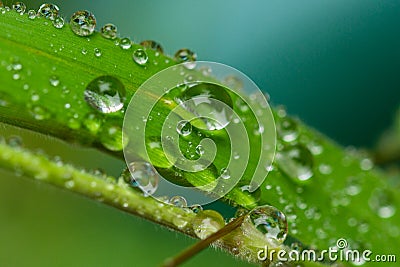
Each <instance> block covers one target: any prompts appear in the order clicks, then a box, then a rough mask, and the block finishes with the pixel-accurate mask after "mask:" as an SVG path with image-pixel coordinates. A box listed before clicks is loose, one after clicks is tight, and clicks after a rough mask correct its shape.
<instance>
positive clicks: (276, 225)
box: [244, 205, 288, 244]
mask: <svg viewBox="0 0 400 267" xmlns="http://www.w3.org/2000/svg"><path fill="white" fill-rule="evenodd" d="M244 222H245V223H251V225H253V226H254V227H255V228H256V229H257V230H258V231H259V232H261V234H263V235H264V236H265V238H266V239H267V240H273V241H275V242H277V243H278V244H282V243H283V242H284V241H285V239H286V236H287V233H288V225H287V221H286V216H285V214H283V212H281V211H280V210H278V209H277V208H275V207H273V206H269V205H265V206H260V207H256V208H254V209H253V210H251V211H250V212H249V214H247V215H246V218H245V221H244Z"/></svg>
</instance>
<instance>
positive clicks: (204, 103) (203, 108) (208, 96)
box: [177, 83, 233, 130]
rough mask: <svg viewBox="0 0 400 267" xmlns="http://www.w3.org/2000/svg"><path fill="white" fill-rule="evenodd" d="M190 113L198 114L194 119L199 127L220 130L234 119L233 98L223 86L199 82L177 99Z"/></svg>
mask: <svg viewBox="0 0 400 267" xmlns="http://www.w3.org/2000/svg"><path fill="white" fill-rule="evenodd" d="M177 101H178V102H179V104H182V106H183V108H184V109H186V110H187V111H189V112H190V113H193V114H196V115H198V116H197V117H198V118H196V119H194V120H192V121H191V123H192V125H193V126H195V127H197V128H199V129H206V130H220V129H223V128H225V127H226V126H227V125H228V124H229V123H230V122H231V120H232V117H233V112H232V107H233V104H232V99H231V97H230V95H229V94H228V93H227V91H226V89H225V88H224V87H222V86H219V85H216V84H211V83H198V84H195V85H194V86H191V87H189V88H188V89H186V90H185V91H184V92H183V93H182V95H181V97H179V98H178V99H177Z"/></svg>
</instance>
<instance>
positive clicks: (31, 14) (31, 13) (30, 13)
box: [28, 9, 36, 19]
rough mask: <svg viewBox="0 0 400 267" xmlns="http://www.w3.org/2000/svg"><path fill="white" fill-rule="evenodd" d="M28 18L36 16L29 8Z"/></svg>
mask: <svg viewBox="0 0 400 267" xmlns="http://www.w3.org/2000/svg"><path fill="white" fill-rule="evenodd" d="M28 18H29V19H35V18H36V11H35V10H33V9H31V10H29V11H28Z"/></svg>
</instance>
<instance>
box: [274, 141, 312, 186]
mask: <svg viewBox="0 0 400 267" xmlns="http://www.w3.org/2000/svg"><path fill="white" fill-rule="evenodd" d="M276 161H277V163H278V165H279V168H280V169H281V170H282V171H283V172H284V173H285V174H286V175H287V176H289V177H290V178H292V179H293V180H294V181H297V182H302V181H306V180H308V179H310V178H311V177H312V176H313V175H314V173H313V163H314V160H313V156H312V154H311V152H310V151H309V150H308V149H307V148H306V147H304V146H302V145H293V146H288V147H285V148H284V149H283V150H281V151H279V152H278V153H277V155H276Z"/></svg>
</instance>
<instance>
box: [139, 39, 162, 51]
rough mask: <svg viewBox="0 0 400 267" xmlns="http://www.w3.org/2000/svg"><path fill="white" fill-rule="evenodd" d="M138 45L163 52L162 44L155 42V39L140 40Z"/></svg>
mask: <svg viewBox="0 0 400 267" xmlns="http://www.w3.org/2000/svg"><path fill="white" fill-rule="evenodd" d="M140 45H141V46H143V47H144V48H148V49H152V50H154V51H157V52H159V53H164V50H163V48H162V46H161V45H160V44H159V43H157V42H156V41H153V40H145V41H142V42H141V43H140Z"/></svg>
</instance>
